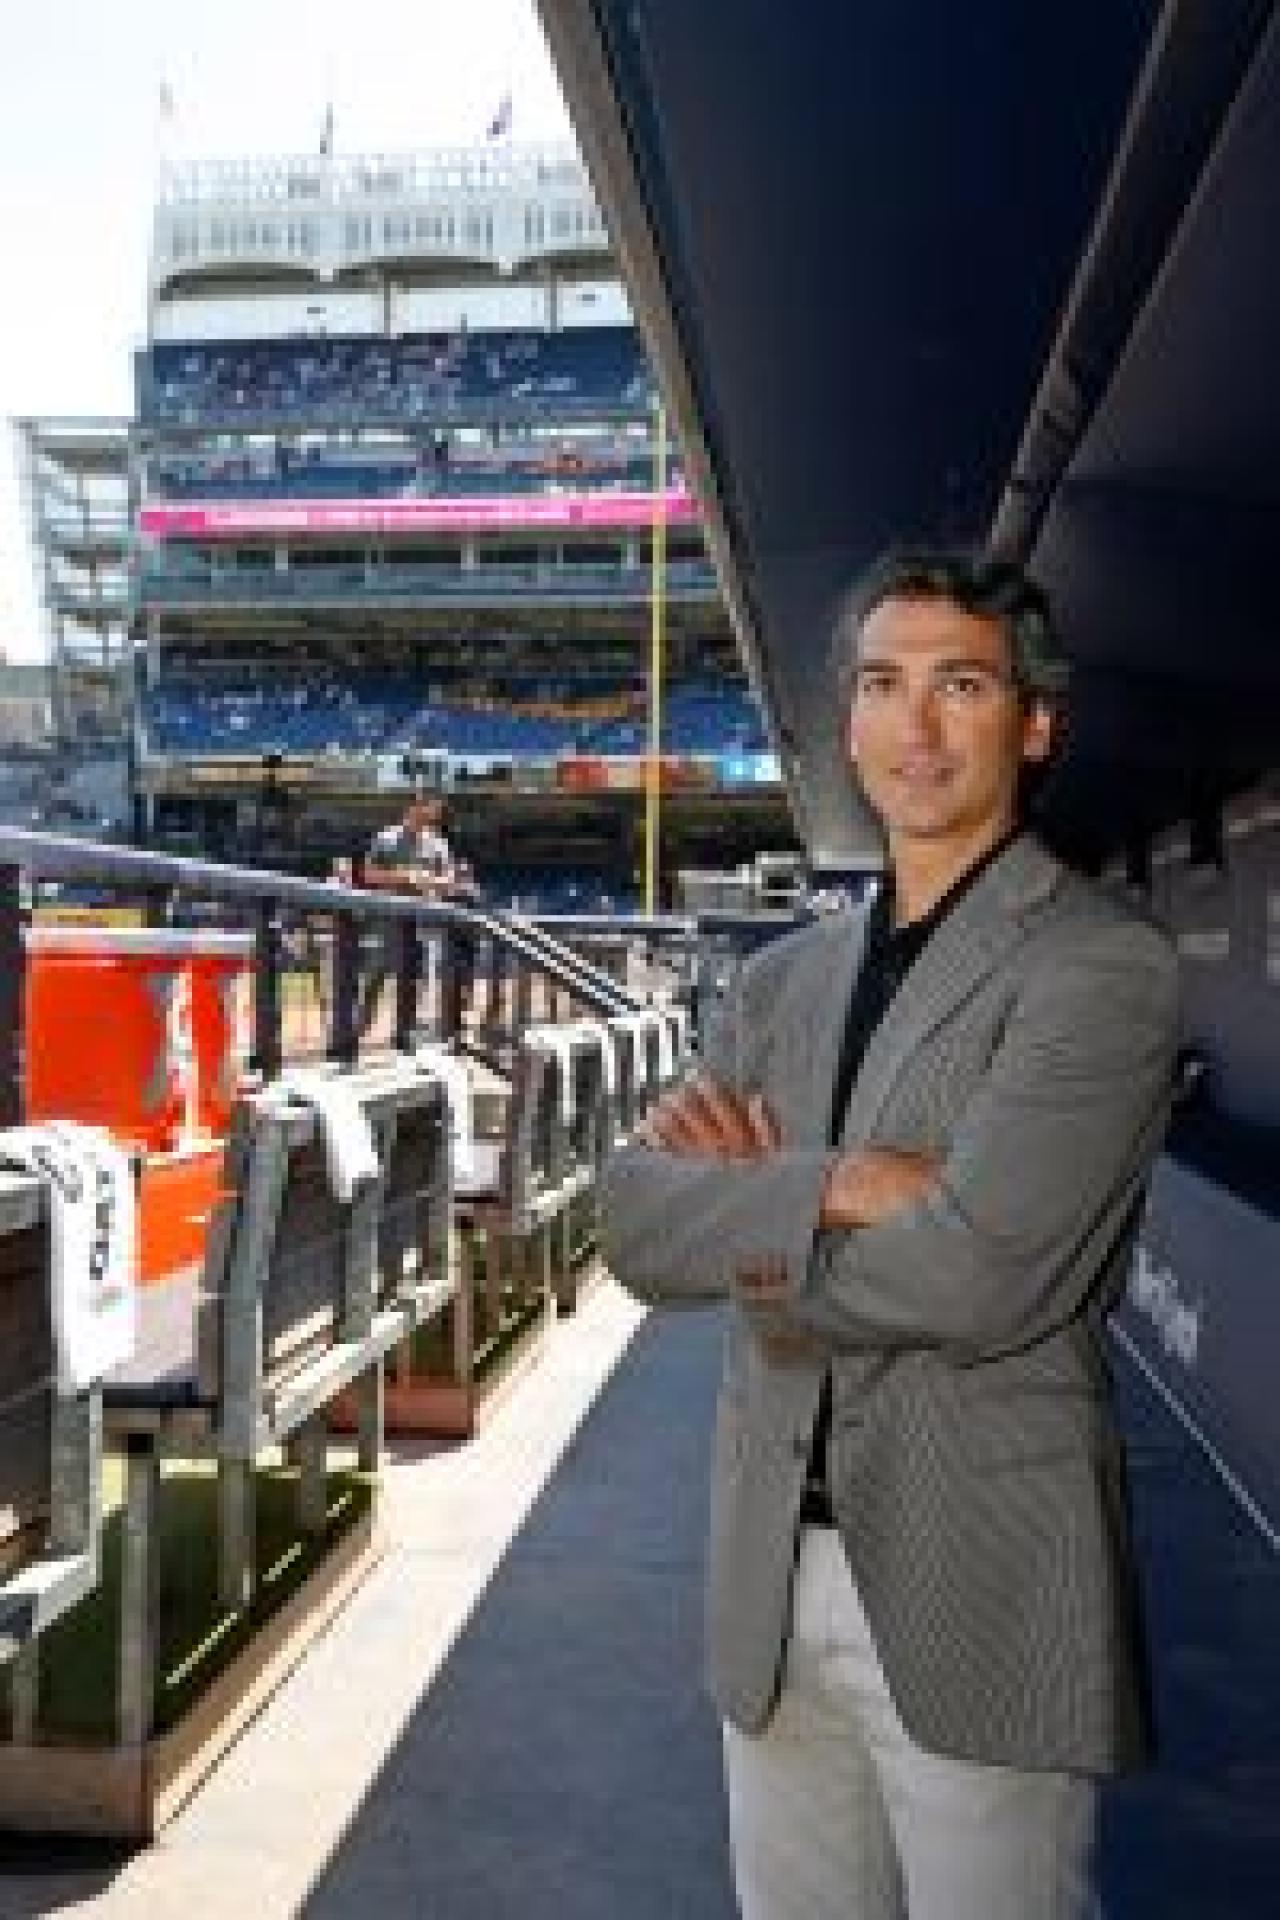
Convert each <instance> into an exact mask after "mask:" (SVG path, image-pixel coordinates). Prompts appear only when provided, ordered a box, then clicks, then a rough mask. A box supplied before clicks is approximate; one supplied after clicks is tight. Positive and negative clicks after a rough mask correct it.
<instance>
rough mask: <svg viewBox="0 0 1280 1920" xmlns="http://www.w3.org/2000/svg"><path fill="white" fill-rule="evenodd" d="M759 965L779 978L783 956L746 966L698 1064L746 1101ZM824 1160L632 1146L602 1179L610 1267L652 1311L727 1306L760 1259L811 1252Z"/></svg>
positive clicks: (615, 1156) (757, 1028)
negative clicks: (701, 1154) (709, 1156)
mask: <svg viewBox="0 0 1280 1920" xmlns="http://www.w3.org/2000/svg"><path fill="white" fill-rule="evenodd" d="M780 944H785V943H780ZM761 962H766V963H767V977H768V978H769V979H771V980H772V979H774V977H775V975H776V973H777V970H778V966H779V956H778V954H777V953H774V954H772V955H769V954H765V955H762V956H760V959H759V960H755V961H748V963H747V964H746V966H744V967H743V968H742V969H741V970H740V971H739V973H738V976H737V981H736V983H735V985H734V987H733V988H732V989H731V990H730V991H729V993H728V994H726V996H725V1000H724V1002H723V1003H722V1006H721V1008H720V1009H719V1011H718V1013H717V1014H716V1016H715V1017H714V1018H713V1019H711V1020H710V1021H709V1022H708V1030H707V1032H706V1035H705V1038H704V1041H703V1048H702V1054H701V1058H700V1061H699V1066H700V1068H701V1069H702V1070H703V1071H705V1072H708V1073H710V1074H711V1075H712V1076H713V1077H714V1078H715V1079H717V1080H719V1081H721V1082H722V1083H723V1084H725V1085H726V1086H729V1087H732V1088H733V1089H734V1090H735V1091H737V1092H740V1093H745V1092H747V1091H748V1090H749V1089H750V1087H751V1086H752V1085H753V1084H754V1072H755V1062H754V1052H755V1045H756V1042H757V1041H758V1039H759V1037H760V1034H761V1031H762V1027H761V1023H757V1022H755V1021H753V1020H752V1019H751V1018H750V1014H749V1005H750V1003H751V1000H752V999H758V982H759V978H760V972H759V970H760V967H761ZM783 964H785V959H784V961H783ZM753 982H754V983H757V992H756V993H755V994H752V992H751V989H752V985H753ZM749 996H750V998H749ZM826 1161H827V1156H826V1155H825V1154H817V1155H815V1154H791V1153H787V1152H781V1153H777V1154H771V1155H769V1156H767V1157H766V1158H764V1159H761V1160H739V1161H726V1160H695V1159H690V1158H688V1157H686V1156H682V1155H679V1154H673V1153H665V1152H663V1151H662V1150H661V1149H660V1148H656V1147H649V1146H646V1145H644V1144H643V1143H641V1142H638V1141H635V1142H630V1143H628V1144H627V1145H626V1146H624V1147H621V1148H618V1149H616V1150H615V1151H614V1152H613V1153H612V1154H611V1155H610V1156H609V1158H608V1159H607V1161H606V1162H605V1167H604V1171H603V1173H602V1175H601V1180H600V1190H599V1198H600V1211H599V1219H600V1236H601V1242H602V1251H603V1253H604V1258H605V1263H606V1265H607V1266H608V1267H609V1270H610V1272H611V1273H612V1274H613V1276H614V1278H615V1279H616V1280H618V1281H619V1282H620V1284H621V1285H622V1286H624V1287H626V1289H627V1290H628V1292H630V1293H633V1294H635V1295H636V1296H637V1297H638V1298H639V1299H641V1300H645V1301H647V1302H649V1303H650V1304H651V1305H655V1306H657V1305H670V1306H678V1305H687V1306H695V1305H699V1304H701V1303H703V1302H705V1301H709V1300H717V1299H721V1298H723V1297H724V1296H725V1295H726V1294H727V1293H728V1292H729V1291H730V1289H731V1287H732V1284H733V1279H734V1275H735V1274H736V1273H737V1271H738V1270H739V1268H740V1267H743V1266H746V1265H749V1264H751V1263H753V1262H755V1261H758V1260H777V1261H780V1262H781V1263H783V1264H784V1265H786V1264H788V1263H789V1262H790V1261H792V1260H793V1259H795V1257H796V1254H797V1248H798V1245H799V1236H803V1238H804V1241H805V1245H806V1247H807V1244H808V1242H809V1241H810V1240H811V1239H812V1233H813V1222H814V1219H815V1217H816V1201H817V1195H818V1192H819V1191H820V1187H821V1176H822V1170H823V1168H824V1167H825V1165H826Z"/></svg>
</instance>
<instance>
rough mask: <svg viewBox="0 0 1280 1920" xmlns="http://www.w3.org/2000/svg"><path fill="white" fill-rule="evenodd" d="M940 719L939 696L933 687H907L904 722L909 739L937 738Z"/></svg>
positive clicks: (926, 739)
mask: <svg viewBox="0 0 1280 1920" xmlns="http://www.w3.org/2000/svg"><path fill="white" fill-rule="evenodd" d="M940 719H941V714H940V710H939V704H938V697H937V693H936V691H935V689H934V688H933V687H914V688H912V687H908V688H907V689H906V693H905V698H904V699H903V703H902V724H903V729H904V731H905V733H906V735H907V737H908V739H910V740H920V741H932V740H936V739H937V737H938V730H939V724H940Z"/></svg>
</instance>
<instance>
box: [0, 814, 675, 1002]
mask: <svg viewBox="0 0 1280 1920" xmlns="http://www.w3.org/2000/svg"><path fill="white" fill-rule="evenodd" d="M0 866H14V867H20V868H23V869H25V870H26V871H27V872H28V873H31V874H33V875H43V876H46V877H51V878H52V877H56V878H60V879H78V880H96V881H108V882H110V881H116V882H118V883H119V884H121V885H129V884H132V885H134V886H138V887H141V888H144V889H146V890H147V891H151V892H159V891H161V890H162V889H163V890H169V891H175V892H182V893H191V894H201V895H205V896H209V897H212V898H214V899H219V900H241V901H244V902H246V903H247V904H249V905H252V906H254V907H257V908H261V907H263V906H271V905H276V906H285V907H295V908H298V909H301V910H303V911H306V912H311V913H324V914H348V915H351V916H353V917H354V918H356V919H358V920H371V919H383V920H401V921H403V920H409V921H412V922H414V923H415V924H416V925H419V926H426V927H439V928H460V929H463V930H465V931H468V932H472V933H479V934H484V935H487V936H488V937H489V938H490V939H492V940H494V941H495V942H496V943H497V944H498V945H499V946H500V947H502V948H504V949H506V950H507V951H508V952H509V953H511V954H512V955H513V957H514V958H516V959H517V960H523V961H524V962H525V963H526V965H532V966H536V967H538V968H539V969H540V970H541V971H543V972H544V973H545V974H547V976H548V977H549V978H550V979H551V980H552V981H553V982H554V983H555V984H556V985H557V986H561V987H564V988H565V989H566V990H568V991H571V992H573V993H576V994H577V995H578V996H579V998H580V999H582V1000H583V1001H585V1002H586V1004H587V1005H588V1006H589V1007H591V1009H592V1010H593V1011H595V1012H598V1013H606V1014H607V1013H617V1012H625V1011H631V1010H634V1009H635V1008H636V1007H638V1006H639V1005H640V1002H639V1001H638V1000H637V999H636V996H635V995H634V994H632V993H629V992H627V990H626V989H625V988H623V987H620V986H619V985H618V983H617V981H615V980H613V979H612V978H610V976H609V975H607V974H604V973H602V972H601V971H600V969H599V968H596V967H592V966H590V965H589V964H588V963H587V962H585V961H583V960H581V959H580V958H579V957H578V956H577V955H576V954H572V953H569V952H568V951H567V950H566V949H564V948H563V947H561V946H560V944H559V943H558V942H555V941H552V940H551V939H550V938H549V937H548V936H547V935H546V934H544V933H542V932H540V931H539V930H538V929H537V928H535V927H525V926H523V925H520V924H513V923H512V922H511V921H510V920H508V919H507V918H506V916H505V915H503V914H501V913H500V912H498V911H496V910H495V909H492V908H480V907H469V906H465V905H463V904H462V903H461V902H454V901H423V900H421V899H418V898H415V897H414V896H413V895H411V894H399V893H386V892H377V893H372V892H369V891H368V890H366V889H364V888H360V887H348V886H341V885H338V884H335V883H333V882H331V881H321V880H306V879H302V878H300V877H299V876H298V875H296V874H288V873H276V872H274V871H272V870H270V869H267V868H260V867H234V866H229V865H225V864H223V863H222V862H220V861H216V860H196V859H192V858H190V857H189V856H187V855H183V854H166V853H151V852H144V851H142V850H140V849H138V848H136V847H118V846H111V845H108V844H105V843H103V842H100V841H93V840H78V839H73V838H72V837H70V836H69V835H65V834H49V833H37V832H34V831H31V830H28V829H26V828H21V827H7V828H0Z"/></svg>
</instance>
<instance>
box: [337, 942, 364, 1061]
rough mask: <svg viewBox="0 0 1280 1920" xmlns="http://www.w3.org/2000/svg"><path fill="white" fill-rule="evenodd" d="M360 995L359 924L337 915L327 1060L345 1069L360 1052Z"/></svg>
mask: <svg viewBox="0 0 1280 1920" xmlns="http://www.w3.org/2000/svg"><path fill="white" fill-rule="evenodd" d="M359 991H360V923H359V921H358V920H357V919H356V917H355V915H354V914H353V913H340V914H338V915H337V916H336V917H335V920H334V924H333V988H332V997H331V1000H330V1004H329V1058H330V1059H331V1060H341V1061H342V1062H343V1063H344V1064H345V1065H350V1063H351V1062H352V1061H353V1060H354V1059H355V1058H356V1055H357V1054H358V1052H359V1050H360V1034H359V1030H358V1025H357V1020H356V1001H357V997H358V995H359Z"/></svg>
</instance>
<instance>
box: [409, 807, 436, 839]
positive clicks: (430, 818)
mask: <svg viewBox="0 0 1280 1920" xmlns="http://www.w3.org/2000/svg"><path fill="white" fill-rule="evenodd" d="M439 819H440V809H439V807H438V806H437V805H436V803H435V801H434V800H411V801H410V802H409V805H408V806H407V807H406V808H405V815H404V823H405V826H406V827H407V828H408V829H409V831H410V833H426V832H427V831H428V830H429V829H431V828H434V827H436V826H437V825H438V824H439Z"/></svg>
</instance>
